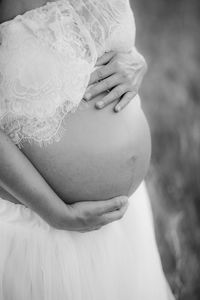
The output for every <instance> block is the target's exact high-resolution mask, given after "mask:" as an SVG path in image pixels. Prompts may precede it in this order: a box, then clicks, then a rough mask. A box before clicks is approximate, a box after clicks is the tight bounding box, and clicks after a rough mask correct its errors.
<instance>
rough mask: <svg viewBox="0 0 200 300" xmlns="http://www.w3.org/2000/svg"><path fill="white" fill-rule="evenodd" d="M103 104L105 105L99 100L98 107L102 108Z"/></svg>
mask: <svg viewBox="0 0 200 300" xmlns="http://www.w3.org/2000/svg"><path fill="white" fill-rule="evenodd" d="M103 106H104V103H103V101H99V102H97V103H96V107H98V108H102V107H103Z"/></svg>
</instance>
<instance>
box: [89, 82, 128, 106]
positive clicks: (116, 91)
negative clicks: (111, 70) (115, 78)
mask: <svg viewBox="0 0 200 300" xmlns="http://www.w3.org/2000/svg"><path fill="white" fill-rule="evenodd" d="M125 92H126V86H125V85H122V84H121V85H118V86H117V87H115V88H113V89H112V90H111V91H110V92H109V93H108V95H106V96H105V97H104V98H103V99H102V100H101V101H98V102H97V103H96V104H95V106H96V108H100V109H101V108H103V107H105V106H107V105H108V104H110V103H112V102H113V101H116V100H117V99H119V98H120V97H121V96H122V95H123V94H124V93H125Z"/></svg>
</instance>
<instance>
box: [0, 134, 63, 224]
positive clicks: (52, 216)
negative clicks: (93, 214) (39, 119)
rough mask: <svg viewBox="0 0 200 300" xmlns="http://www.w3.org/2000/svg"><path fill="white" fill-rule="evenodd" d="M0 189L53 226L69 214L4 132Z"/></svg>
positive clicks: (0, 137)
mask: <svg viewBox="0 0 200 300" xmlns="http://www.w3.org/2000/svg"><path fill="white" fill-rule="evenodd" d="M0 186H1V187H2V188H3V189H4V190H6V191H7V192H8V193H9V194H10V195H11V196H13V197H14V198H16V199H17V200H18V201H20V202H21V203H23V204H24V205H26V206H28V207H29V208H31V209H32V210H34V211H35V212H36V213H37V214H38V215H40V216H41V217H42V218H43V219H45V220H46V221H47V222H48V223H50V224H54V223H56V222H57V220H56V218H57V216H59V213H60V212H62V211H65V210H66V204H65V203H64V202H63V201H62V200H61V199H60V198H59V197H58V196H57V195H56V194H55V192H54V191H53V190H52V189H51V187H50V186H49V185H48V184H47V182H46V181H45V180H44V178H43V177H42V176H41V175H40V173H39V172H38V171H37V170H36V168H35V167H34V166H33V165H32V164H31V162H30V161H29V160H28V159H27V157H26V156H25V155H24V154H23V153H22V152H21V151H20V150H19V149H18V148H17V147H16V146H15V145H14V144H13V143H12V141H11V140H10V139H9V138H8V137H7V136H6V135H5V134H4V133H3V132H2V131H1V130H0Z"/></svg>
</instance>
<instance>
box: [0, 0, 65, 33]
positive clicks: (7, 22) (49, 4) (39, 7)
mask: <svg viewBox="0 0 200 300" xmlns="http://www.w3.org/2000/svg"><path fill="white" fill-rule="evenodd" d="M63 1H66V0H54V1H47V2H46V3H45V4H43V5H41V6H38V7H35V8H32V9H29V10H27V11H25V12H24V13H22V14H18V15H16V16H15V17H13V18H12V19H10V20H7V21H4V22H2V23H0V28H1V27H4V26H6V25H8V24H11V23H13V22H15V21H16V20H17V19H20V18H23V17H25V16H26V15H28V14H29V13H32V12H36V11H40V10H42V9H45V8H47V7H48V6H52V5H57V4H58V3H60V2H63Z"/></svg>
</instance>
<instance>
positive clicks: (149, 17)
mask: <svg viewBox="0 0 200 300" xmlns="http://www.w3.org/2000/svg"><path fill="white" fill-rule="evenodd" d="M130 2H131V5H132V6H133V10H134V14H135V19H136V24H137V38H136V45H137V47H138V49H139V50H140V51H141V52H142V53H143V54H144V56H145V57H146V60H147V62H148V65H149V71H148V74H147V76H146V79H145V82H144V84H143V87H142V90H141V96H142V99H143V107H144V110H145V112H146V115H147V118H148V120H149V123H150V127H151V132H152V144H153V147H152V163H151V167H150V171H149V174H148V176H147V184H148V189H149V193H150V196H151V200H152V207H153V212H154V216H155V228H156V235H157V241H158V245H159V250H160V253H161V257H162V262H163V267H164V270H165V273H166V275H167V278H168V280H169V282H170V285H171V287H172V290H173V292H174V293H175V295H176V298H177V299H179V300H188V299H190V300H199V299H200V284H199V279H200V1H199V0H190V1H188V0H154V1H148V0H133V1H130Z"/></svg>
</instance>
